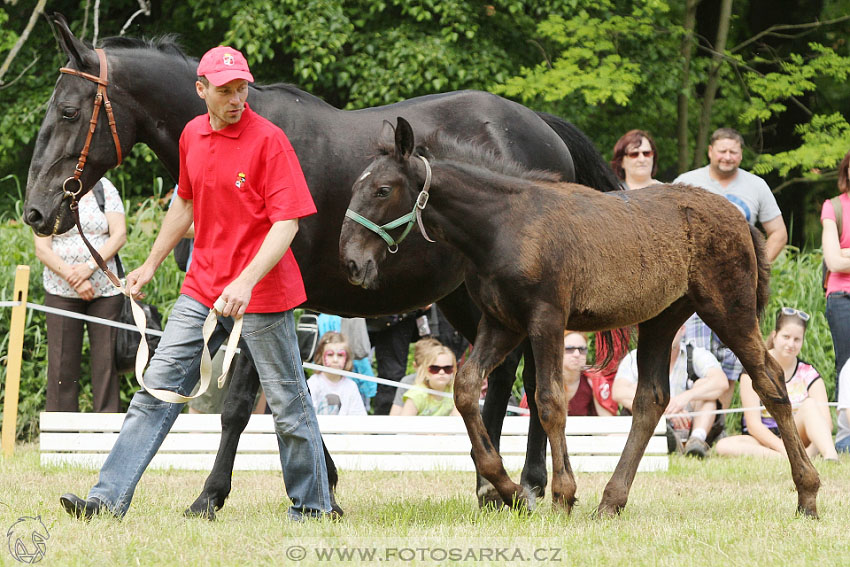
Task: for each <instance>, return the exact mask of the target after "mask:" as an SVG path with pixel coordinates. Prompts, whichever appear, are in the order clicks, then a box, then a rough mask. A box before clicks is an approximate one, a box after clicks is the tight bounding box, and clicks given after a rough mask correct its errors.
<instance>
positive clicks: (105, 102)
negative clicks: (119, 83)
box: [59, 48, 122, 208]
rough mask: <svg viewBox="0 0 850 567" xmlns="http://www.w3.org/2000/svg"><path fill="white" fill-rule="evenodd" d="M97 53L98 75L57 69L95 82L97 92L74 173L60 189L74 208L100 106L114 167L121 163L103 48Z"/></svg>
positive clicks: (69, 69) (65, 68)
mask: <svg viewBox="0 0 850 567" xmlns="http://www.w3.org/2000/svg"><path fill="white" fill-rule="evenodd" d="M94 51H95V53H97V57H98V59H99V60H100V76H99V77H96V76H94V75H91V74H89V73H83V72H82V71H78V70H77V69H71V68H70V67H61V68H60V69H59V72H60V73H65V74H67V75H76V76H77V77H82V78H83V79H86V80H89V81H91V82H93V83H97V94H95V95H94V110H93V111H92V115H91V120H90V121H89V131H88V133H87V134H86V143H85V145H84V146H83V151H81V152H80V158H79V159H78V160H77V166H76V167H75V168H74V175H72V176H71V177H69V178H68V179H66V180H65V181H64V182H63V183H62V190H63V191H64V192H65V197H70V198H71V206H72V208H74V206H75V205H76V198H77V196H78V195H79V194H80V192H81V191H82V189H83V183H82V181H80V176H81V175H82V174H83V168H84V167H85V166H86V160H87V159H88V157H89V148H90V147H91V140H92V136H94V130H95V128H97V118H98V116H99V115H100V107H101V106H103V107H105V108H106V116H107V118H108V119H109V130H110V131H111V132H112V139H113V140H114V141H115V153H116V155H117V156H118V163H117V164H115V166H116V167H118V166H119V165H121V161H122V155H121V142H120V141H119V139H118V129H117V127H116V125H115V115H114V114H113V113H112V103H111V102H109V96H107V94H106V87H107V85H109V81H108V80H107V78H106V77H107V64H106V53H105V52H104V51H103V49H100V48H97V49H95V50H94ZM72 179H73V180H74V181H76V182H77V190H76V191H69V190H68V182H69V181H71V180H72Z"/></svg>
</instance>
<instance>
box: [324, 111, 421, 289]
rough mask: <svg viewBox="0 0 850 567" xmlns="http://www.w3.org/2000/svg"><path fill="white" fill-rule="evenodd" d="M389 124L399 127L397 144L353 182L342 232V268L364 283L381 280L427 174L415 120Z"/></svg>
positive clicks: (370, 284) (405, 230) (395, 135)
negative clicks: (382, 267)
mask: <svg viewBox="0 0 850 567" xmlns="http://www.w3.org/2000/svg"><path fill="white" fill-rule="evenodd" d="M384 130H385V134H386V133H387V132H388V131H392V130H394V132H393V139H394V145H393V146H391V147H388V148H383V149H382V150H381V153H380V155H378V157H376V158H375V159H374V160H373V161H372V163H370V164H369V166H368V167H367V168H366V169H365V170H364V171H363V173H362V174H361V175H360V177H358V178H357V181H355V182H354V186H353V187H352V196H351V202H350V203H349V205H348V208H349V212H347V213H346V218H345V220H344V221H343V224H342V230H341V232H340V246H339V249H340V261H341V263H342V266H343V269H344V270H345V271H346V272H347V273H348V280H349V281H350V282H351V283H353V284H355V285H360V286H363V287H364V288H374V287H376V286H377V278H378V265H379V264H380V263H381V262H382V261H383V260H384V259H385V258H386V256H387V253H388V252H390V253H393V254H394V253H396V252H397V251H398V245H399V243H400V242H401V241H402V240H403V239H404V238H405V237H406V236H407V234H408V232H409V231H410V230H411V229H413V224H414V223H415V219H414V216H413V210H414V203H415V201H416V195H417V193H418V192H419V191H420V190H421V189H422V187H423V184H424V183H425V176H426V165H425V162H424V161H422V160H421V159H418V158H416V157H415V156H414V143H413V129H412V128H411V127H410V124H408V122H407V121H406V120H404V119H403V118H399V119H398V126H397V127H396V128H394V129H393V127H392V125H391V124H390V123H389V122H384ZM412 157H413V159H411V158H412Z"/></svg>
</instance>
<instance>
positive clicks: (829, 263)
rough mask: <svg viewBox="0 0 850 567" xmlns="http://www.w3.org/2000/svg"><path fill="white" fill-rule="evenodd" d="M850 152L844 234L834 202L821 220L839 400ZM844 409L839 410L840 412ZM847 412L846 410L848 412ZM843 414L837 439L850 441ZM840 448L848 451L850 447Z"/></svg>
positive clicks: (849, 284) (849, 293)
mask: <svg viewBox="0 0 850 567" xmlns="http://www.w3.org/2000/svg"><path fill="white" fill-rule="evenodd" d="M848 170H850V151H849V152H847V153H846V154H845V155H844V159H843V160H841V164H840V165H839V166H838V191H839V197H838V200H839V202H840V203H841V211H842V214H841V220H842V222H841V225H842V227H841V228H842V231H841V234H839V233H838V225H837V223H836V217H835V208H834V207H833V203H832V200H831V199H827V200H826V201H825V202H824V204H823V208H822V209H821V214H820V220H821V224H823V234H822V237H821V245H822V247H823V259H824V261H825V262H826V267H827V268H828V269H829V276H828V278H827V281H826V320H827V322H828V323H829V331H830V333H832V346H833V348H834V350H835V397H836V398H838V391H839V380H838V376H839V375H840V372H841V369H842V368H843V367H844V364H845V363H846V362H847V360H848V359H850V230H847V229H846V226H847V223H848V222H850V194H848V191H850V171H848ZM841 411H842V410H841V409H839V412H841ZM845 411H846V410H845ZM841 417H842V416H841V415H840V413H839V420H838V430H839V431H838V435H837V436H836V438H837V439H850V431H847V429H848V421H847V418H846V416H843V417H844V419H841ZM839 449H844V450H848V449H850V447H842V446H840V447H839Z"/></svg>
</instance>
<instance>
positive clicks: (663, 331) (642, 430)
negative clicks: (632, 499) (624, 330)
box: [596, 308, 687, 516]
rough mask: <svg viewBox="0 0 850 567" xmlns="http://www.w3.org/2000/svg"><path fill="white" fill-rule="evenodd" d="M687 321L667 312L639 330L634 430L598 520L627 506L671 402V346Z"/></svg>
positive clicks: (606, 492)
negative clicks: (650, 441)
mask: <svg viewBox="0 0 850 567" xmlns="http://www.w3.org/2000/svg"><path fill="white" fill-rule="evenodd" d="M686 318H687V316H686V315H681V314H676V313H675V312H669V308H668V311H664V312H662V313H661V315H659V316H657V317H656V318H654V319H651V320H649V321H646V322H644V323H641V324H640V325H639V326H638V328H639V332H638V348H637V365H638V384H637V392H636V393H635V399H634V402H633V403H632V415H633V417H632V427H631V430H630V431H629V436H628V439H626V446H625V448H624V449H623V454H622V455H621V456H620V460H619V462H618V463H617V468H616V469H614V474H613V475H611V479H610V480H609V481H608V484H607V485H605V491H604V492H603V493H602V500H601V501H600V502H599V507H598V508H597V509H596V515H597V516H614V515H616V514H619V513H620V511H621V510H622V509H623V508H625V506H626V501H627V500H628V498H629V490H631V487H632V482H634V479H635V474H636V473H637V469H638V465H639V464H640V460H641V458H642V457H643V453H644V451H646V445H647V444H648V443H649V440H650V438H651V437H652V432H653V431H654V430H655V426H656V425H657V424H658V420H659V419H661V416H662V415H663V413H664V410H665V409H666V407H667V404H668V403H669V401H670V345H671V344H672V342H673V337H674V336H675V335H676V331H677V330H678V329H679V327H680V326H681V325H682V323H684V322H685V319H686Z"/></svg>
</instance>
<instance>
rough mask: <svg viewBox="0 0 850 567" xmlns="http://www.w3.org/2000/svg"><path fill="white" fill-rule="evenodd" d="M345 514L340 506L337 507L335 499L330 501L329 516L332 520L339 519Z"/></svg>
mask: <svg viewBox="0 0 850 567" xmlns="http://www.w3.org/2000/svg"><path fill="white" fill-rule="evenodd" d="M344 515H345V512H343V511H342V508H340V507H339V504H337V503H336V500H332V501H331V513H330V518H331V520H333V521H336V520H339V519H341V518H342V517H343V516H344Z"/></svg>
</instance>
